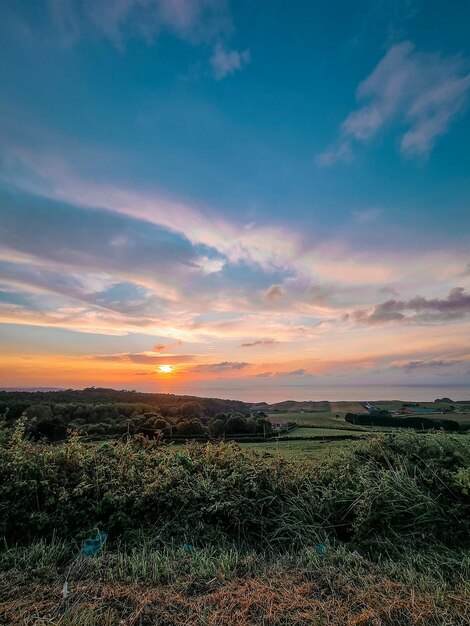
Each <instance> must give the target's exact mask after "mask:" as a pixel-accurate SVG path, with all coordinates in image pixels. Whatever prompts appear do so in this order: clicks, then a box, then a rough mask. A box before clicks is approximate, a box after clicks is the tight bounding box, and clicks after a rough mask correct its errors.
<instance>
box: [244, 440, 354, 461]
mask: <svg viewBox="0 0 470 626" xmlns="http://www.w3.org/2000/svg"><path fill="white" fill-rule="evenodd" d="M355 444H356V442H355V441H353V440H350V439H347V440H341V441H324V442H322V441H321V440H319V441H306V440H300V441H279V442H267V443H243V444H239V445H240V448H241V450H243V451H251V450H252V451H254V452H256V453H257V454H260V455H262V456H264V457H265V458H271V459H272V460H274V459H275V458H276V457H277V456H281V457H282V458H284V459H287V460H289V461H296V462H300V463H309V462H311V461H316V460H322V459H324V460H326V459H332V458H334V457H337V456H338V455H340V454H341V453H343V452H345V451H347V450H352V449H353V447H354V445H355Z"/></svg>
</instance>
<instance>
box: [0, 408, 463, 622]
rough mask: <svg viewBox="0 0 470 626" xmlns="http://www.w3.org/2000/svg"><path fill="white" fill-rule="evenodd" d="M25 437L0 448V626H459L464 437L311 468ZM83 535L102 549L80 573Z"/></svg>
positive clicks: (140, 444)
mask: <svg viewBox="0 0 470 626" xmlns="http://www.w3.org/2000/svg"><path fill="white" fill-rule="evenodd" d="M24 435H25V428H24V423H22V421H21V420H20V422H19V423H18V424H17V426H16V428H15V429H14V431H13V434H11V433H10V431H8V433H7V434H6V435H5V433H4V441H3V445H2V446H1V448H0V513H1V515H0V533H1V535H2V536H3V549H2V551H1V553H0V570H1V573H0V598H1V600H0V623H5V624H14V623H18V624H25V625H28V626H29V625H30V624H31V625H32V624H36V625H37V624H41V625H42V624H44V625H45V624H57V625H58V624H61V625H65V624H76V625H78V624H83V625H86V626H105V625H106V626H111V625H112V626H114V625H115V624H116V626H117V625H118V624H129V625H130V624H168V625H169V624H175V625H176V624H188V625H189V624H194V625H198V626H199V625H201V626H202V625H203V624H211V625H214V626H215V625H219V624H221V625H225V624H227V625H228V624H235V623H236V624H237V625H238V626H245V625H248V624H271V625H279V626H280V625H281V624H282V625H290V624H292V625H293V624H302V625H303V624H369V625H370V626H372V625H375V624H389V625H390V626H391V625H392V624H393V625H400V624H403V625H405V624H406V625H408V624H423V625H424V624H436V625H437V624H440V625H441V624H442V625H444V624H448V625H449V626H450V625H453V624H462V625H463V624H468V621H469V617H470V608H469V604H468V597H469V592H470V559H469V552H468V549H469V547H470V540H469V537H470V534H469V531H470V495H469V493H470V438H468V437H467V436H465V435H449V434H443V433H442V434H420V435H418V434H410V433H406V434H404V433H401V432H398V433H396V434H393V435H386V434H381V435H378V436H375V437H373V438H370V439H367V440H358V439H357V438H355V441H348V442H344V443H347V444H348V446H347V447H346V446H345V447H344V449H343V450H340V449H339V450H337V452H336V454H334V455H332V457H331V458H330V459H323V460H322V461H321V462H317V461H315V460H312V461H311V462H309V463H292V462H289V461H287V460H286V459H285V458H283V457H281V456H275V453H274V451H273V452H272V454H273V455H274V456H269V457H268V458H265V454H266V452H265V451H264V452H263V453H261V454H259V453H256V452H255V451H253V450H247V449H246V448H243V449H242V448H241V447H240V446H237V445H235V444H219V445H214V444H205V445H202V444H189V445H187V446H171V445H165V444H161V443H159V442H158V441H150V440H147V439H142V438H141V437H138V438H130V439H129V441H127V442H109V443H105V444H102V445H99V446H87V445H84V444H83V443H81V442H80V441H79V440H78V439H77V438H75V437H72V438H71V440H70V441H69V442H68V443H67V444H62V445H56V446H53V445H50V444H46V443H34V442H32V441H29V440H27V439H25V438H24ZM286 443H288V442H286ZM289 443H300V442H289ZM307 443H310V442H307ZM324 445H328V444H324ZM95 528H100V529H101V530H105V531H106V532H107V533H109V537H108V542H107V544H106V545H105V546H104V548H103V549H102V551H100V552H99V553H98V554H97V555H95V556H92V557H85V556H83V555H82V554H81V552H80V548H81V546H82V544H83V540H84V539H85V538H86V537H87V536H89V535H90V533H93V532H96V531H95V530H93V529H95ZM65 582H67V587H66V588H65V589H66V591H65V592H64V583H65Z"/></svg>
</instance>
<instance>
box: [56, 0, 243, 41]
mask: <svg viewBox="0 0 470 626" xmlns="http://www.w3.org/2000/svg"><path fill="white" fill-rule="evenodd" d="M48 5H49V11H50V15H51V18H52V20H53V23H54V25H55V27H56V29H57V31H58V33H59V36H60V38H61V41H62V42H63V43H65V44H67V45H74V44H75V43H76V42H77V41H78V39H79V38H80V37H82V36H84V35H85V34H86V31H87V29H93V30H94V31H95V32H96V33H98V34H100V35H102V36H104V37H106V38H107V39H109V41H111V42H112V43H113V45H115V46H116V47H117V48H119V49H122V48H123V47H124V46H125V43H126V41H127V40H129V39H131V38H132V37H136V36H137V37H142V38H144V39H145V40H147V41H148V42H149V43H151V42H152V41H153V40H154V39H155V38H156V37H157V36H158V35H159V34H160V33H161V32H162V31H169V32H171V33H173V34H174V35H176V36H177V37H179V38H181V39H184V40H186V41H190V42H191V43H196V42H199V41H202V40H206V41H207V40H210V39H213V38H214V37H220V36H223V35H226V34H228V33H229V32H230V31H231V30H232V21H231V16H230V12H229V9H228V3H227V2H226V1H225V0H150V1H147V0H48Z"/></svg>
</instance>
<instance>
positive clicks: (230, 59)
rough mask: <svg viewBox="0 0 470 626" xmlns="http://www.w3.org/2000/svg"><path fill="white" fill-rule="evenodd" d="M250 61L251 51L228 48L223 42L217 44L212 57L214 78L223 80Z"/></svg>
mask: <svg viewBox="0 0 470 626" xmlns="http://www.w3.org/2000/svg"><path fill="white" fill-rule="evenodd" d="M249 61H250V51H249V50H243V51H241V52H239V51H238V50H228V49H227V48H225V47H224V46H223V45H222V44H220V43H219V44H217V45H216V46H215V48H214V53H213V55H212V56H211V58H210V63H211V67H212V71H213V73H214V78H216V79H217V80H221V79H222V78H225V77H226V76H229V75H230V74H234V73H235V72H236V71H237V70H241V69H242V67H243V66H244V65H246V64H247V63H248V62H249Z"/></svg>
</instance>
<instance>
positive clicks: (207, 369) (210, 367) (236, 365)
mask: <svg viewBox="0 0 470 626" xmlns="http://www.w3.org/2000/svg"><path fill="white" fill-rule="evenodd" d="M249 366H250V364H249V363H245V362H244V361H241V362H236V361H222V362H221V363H201V364H200V365H195V366H194V367H192V368H191V371H192V372H194V373H197V374H207V373H212V374H217V373H220V372H231V371H232V372H233V371H239V370H243V369H245V368H246V367H249Z"/></svg>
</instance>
